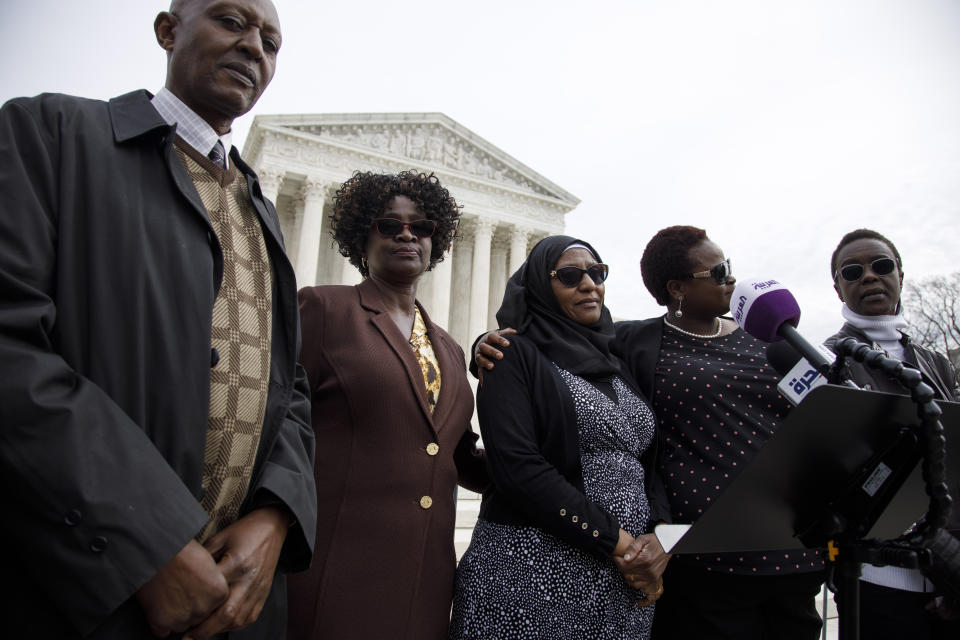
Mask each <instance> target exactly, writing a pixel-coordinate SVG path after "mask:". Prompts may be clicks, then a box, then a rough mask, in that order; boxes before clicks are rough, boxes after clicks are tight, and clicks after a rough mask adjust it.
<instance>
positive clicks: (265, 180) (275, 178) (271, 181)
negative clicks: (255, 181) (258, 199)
mask: <svg viewBox="0 0 960 640" xmlns="http://www.w3.org/2000/svg"><path fill="white" fill-rule="evenodd" d="M257 177H258V178H259V180H260V191H262V192H263V197H264V198H266V199H267V200H269V201H270V202H272V203H273V204H274V205H276V204H277V196H279V195H280V187H281V186H283V178H284V172H283V171H281V170H279V169H264V170H263V171H261V172H260V173H259V174H257Z"/></svg>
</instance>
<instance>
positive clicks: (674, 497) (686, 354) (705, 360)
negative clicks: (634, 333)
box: [653, 326, 823, 575]
mask: <svg viewBox="0 0 960 640" xmlns="http://www.w3.org/2000/svg"><path fill="white" fill-rule="evenodd" d="M765 348H766V344H765V343H762V342H760V341H758V340H756V339H755V338H753V337H752V336H750V335H749V334H747V333H745V332H744V331H743V330H742V329H737V330H736V331H734V332H733V333H731V334H728V335H725V336H720V337H718V338H712V339H707V338H694V337H692V336H687V335H684V334H682V333H680V332H678V331H674V330H673V329H672V328H670V327H668V326H665V327H664V330H663V341H662V343H661V347H660V358H659V360H658V361H657V367H656V372H655V381H654V397H653V408H654V411H655V413H656V415H657V419H658V420H659V422H660V426H661V429H662V430H663V439H662V442H663V445H662V446H663V448H662V450H661V452H660V461H659V468H660V471H661V473H662V476H663V480H664V483H665V485H666V488H667V497H668V498H669V500H670V508H671V513H672V515H673V519H674V522H695V521H696V519H697V518H698V517H699V516H700V514H702V513H703V512H704V511H706V510H707V509H708V508H709V507H710V505H711V504H712V503H713V501H715V500H716V499H717V497H718V496H719V495H720V493H721V492H722V491H723V489H724V488H725V487H726V486H727V484H728V483H729V482H730V481H731V480H732V479H733V478H734V477H736V475H737V473H739V471H740V470H741V469H742V468H743V467H744V466H745V465H746V464H747V463H748V462H749V461H750V460H751V459H752V458H753V456H754V454H755V453H756V452H757V451H758V450H759V449H760V447H761V446H762V445H763V443H764V442H766V440H767V439H768V438H769V437H770V436H771V435H772V434H773V432H774V431H775V430H776V428H777V425H779V424H780V422H781V421H782V420H783V419H784V418H785V417H786V414H787V412H788V411H789V409H790V405H789V403H788V402H787V401H786V400H785V399H784V398H783V397H781V396H780V394H779V393H778V392H777V378H776V372H775V371H774V370H773V369H772V368H771V367H770V366H769V365H768V364H767V361H766V355H765ZM677 560H679V561H680V562H696V563H698V564H701V565H705V567H706V568H707V569H708V570H712V571H723V572H725V573H735V574H754V575H776V574H785V573H800V572H806V571H814V570H818V569H821V568H822V567H823V563H822V561H821V559H820V557H819V555H818V553H817V552H816V551H813V550H792V551H769V552H749V553H746V552H745V553H721V554H708V555H701V556H693V557H687V558H682V559H681V558H679V557H678V558H677Z"/></svg>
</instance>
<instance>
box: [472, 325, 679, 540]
mask: <svg viewBox="0 0 960 640" xmlns="http://www.w3.org/2000/svg"><path fill="white" fill-rule="evenodd" d="M510 342H511V345H510V348H508V349H505V350H504V351H503V353H504V357H503V359H502V360H500V361H498V362H497V364H496V367H495V368H494V369H493V370H492V371H487V372H485V373H484V377H483V385H482V386H481V387H480V388H479V389H478V391H477V411H478V414H479V417H480V431H481V434H482V435H483V443H484V447H485V448H486V452H487V465H488V468H489V470H490V476H491V478H492V479H493V484H492V485H491V486H490V487H489V488H488V489H487V490H486V491H484V494H483V504H482V506H481V510H480V517H481V518H483V519H485V520H488V521H491V522H498V523H502V524H513V525H519V526H536V527H539V528H541V529H543V530H545V531H547V532H549V533H551V534H553V535H555V536H557V537H558V538H561V539H562V540H564V541H566V542H567V543H569V544H571V545H573V546H575V547H578V548H580V549H583V550H585V551H588V552H590V553H594V554H596V555H598V556H601V557H608V556H609V555H610V554H611V553H612V552H613V550H614V548H615V547H616V544H617V540H618V538H619V532H620V524H619V522H618V521H617V519H616V518H615V517H614V516H613V515H611V514H610V513H608V512H607V511H606V510H604V509H602V508H601V507H599V506H597V505H595V504H593V503H592V502H590V501H589V500H588V499H587V497H586V495H584V488H583V471H582V468H581V466H580V441H579V435H578V433H577V416H576V410H575V408H574V404H573V398H572V397H571V396H570V390H569V387H568V386H567V384H566V382H564V380H563V379H562V378H561V377H560V374H559V373H558V372H557V370H556V368H555V367H554V366H553V364H552V363H551V362H550V361H549V360H548V359H547V358H546V356H544V355H543V354H542V353H540V351H539V349H537V347H536V345H535V344H534V343H533V342H531V341H529V340H528V339H526V338H525V337H524V336H522V335H516V336H511V337H510ZM655 457H656V438H654V440H653V443H652V444H651V446H650V447H649V448H648V449H647V451H646V453H645V454H644V456H643V460H642V462H643V466H644V471H645V474H646V477H647V479H648V483H649V482H656V479H657V478H658V476H657V475H656V472H655V466H654V459H655ZM650 493H651V492H650V490H649V487H648V494H650ZM665 497H666V496H665V494H664V500H663V502H658V501H656V500H655V499H654V498H650V510H651V518H652V520H653V521H657V520H662V519H664V512H666V511H667V510H666V508H665V507H666V500H665ZM584 523H586V524H587V528H584V527H583V525H584Z"/></svg>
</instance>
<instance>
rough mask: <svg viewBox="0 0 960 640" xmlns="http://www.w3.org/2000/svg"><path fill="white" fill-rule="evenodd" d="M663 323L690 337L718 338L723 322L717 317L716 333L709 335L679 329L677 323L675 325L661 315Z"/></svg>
mask: <svg viewBox="0 0 960 640" xmlns="http://www.w3.org/2000/svg"><path fill="white" fill-rule="evenodd" d="M663 323H664V324H665V325H667V326H668V327H670V328H671V329H673V330H674V331H679V332H680V333H682V334H684V335H687V336H691V337H693V338H719V337H720V334H721V333H722V332H723V322H722V321H721V320H720V318H717V331H716V333H713V334H711V335H709V336H704V335H701V334H699V333H694V332H693V331H687V330H686V329H681V328H680V327H678V326H677V325H675V324H673V323H672V322H670V321H669V320H667V316H663Z"/></svg>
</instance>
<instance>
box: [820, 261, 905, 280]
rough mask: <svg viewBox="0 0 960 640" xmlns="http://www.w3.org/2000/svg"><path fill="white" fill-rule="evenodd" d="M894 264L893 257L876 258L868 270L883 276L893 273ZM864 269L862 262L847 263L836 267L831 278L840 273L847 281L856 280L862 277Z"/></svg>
mask: <svg viewBox="0 0 960 640" xmlns="http://www.w3.org/2000/svg"><path fill="white" fill-rule="evenodd" d="M896 266H897V263H896V262H894V260H893V258H877V259H876V260H874V261H873V262H871V263H870V270H871V271H873V272H874V273H875V274H876V275H878V276H885V275H887V274H888V273H893V270H894V269H895V268H896ZM865 271H866V269H864V266H863V265H862V264H848V265H846V266H844V267H840V268H839V269H837V271H836V273H834V274H833V279H834V280H836V279H837V275H840V276H841V277H842V278H843V279H844V280H846V281H847V282H856V281H857V280H859V279H860V278H862V277H863V274H864V272H865Z"/></svg>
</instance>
